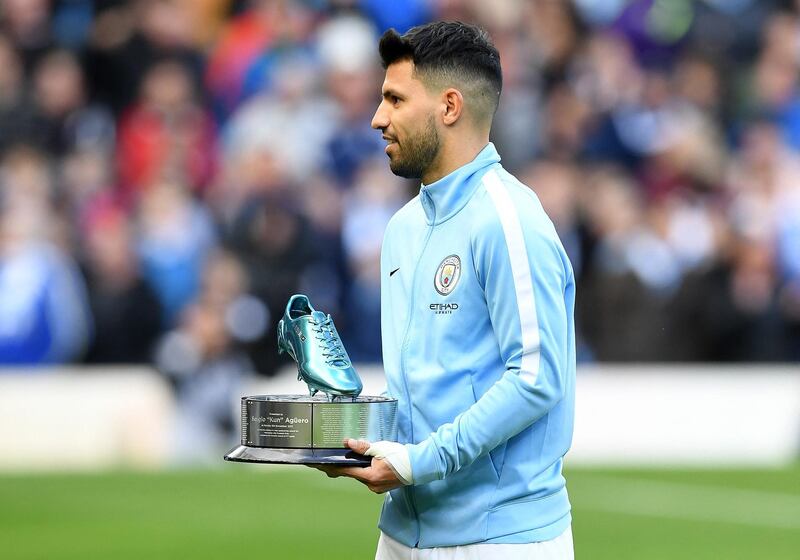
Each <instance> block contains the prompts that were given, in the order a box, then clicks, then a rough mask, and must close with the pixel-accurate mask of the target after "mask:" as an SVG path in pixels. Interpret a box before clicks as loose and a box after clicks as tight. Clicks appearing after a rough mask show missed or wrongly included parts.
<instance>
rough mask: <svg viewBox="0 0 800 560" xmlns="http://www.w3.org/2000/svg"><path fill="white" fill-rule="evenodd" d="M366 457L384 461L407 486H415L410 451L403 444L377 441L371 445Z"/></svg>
mask: <svg viewBox="0 0 800 560" xmlns="http://www.w3.org/2000/svg"><path fill="white" fill-rule="evenodd" d="M364 455H369V456H370V457H375V458H377V459H383V460H384V461H386V462H387V463H388V464H389V467H391V469H392V470H393V471H394V474H396V475H397V478H399V479H400V482H402V483H403V484H406V485H410V484H414V476H413V474H412V473H411V459H409V457H408V450H407V449H406V446H405V445H403V444H402V443H397V442H394V441H376V442H375V443H372V444H370V446H369V449H367V451H366V453H364Z"/></svg>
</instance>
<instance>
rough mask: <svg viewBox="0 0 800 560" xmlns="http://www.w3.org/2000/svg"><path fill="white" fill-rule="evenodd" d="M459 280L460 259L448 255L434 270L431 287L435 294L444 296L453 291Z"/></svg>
mask: <svg viewBox="0 0 800 560" xmlns="http://www.w3.org/2000/svg"><path fill="white" fill-rule="evenodd" d="M459 278H461V259H460V258H459V256H458V255H450V256H449V257H447V258H445V259H444V260H443V261H442V264H440V265H439V268H438V269H436V276H434V278H433V285H434V287H435V288H436V291H437V292H439V293H440V294H442V295H443V296H446V295H448V294H449V293H450V292H452V291H453V289H455V287H456V284H458V279H459Z"/></svg>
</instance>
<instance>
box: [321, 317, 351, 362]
mask: <svg viewBox="0 0 800 560" xmlns="http://www.w3.org/2000/svg"><path fill="white" fill-rule="evenodd" d="M312 323H313V324H314V325H316V327H315V328H313V329H312V330H313V331H314V332H315V333H316V339H317V341H318V343H319V345H320V347H321V348H322V356H323V357H324V358H325V361H326V362H327V364H328V365H331V366H336V367H347V366H349V365H350V362H349V360H348V359H347V352H345V350H344V345H342V339H341V338H339V333H337V332H336V327H335V326H334V325H333V320H332V319H331V316H330V315H328V316H327V317H325V319H322V320H320V321H312Z"/></svg>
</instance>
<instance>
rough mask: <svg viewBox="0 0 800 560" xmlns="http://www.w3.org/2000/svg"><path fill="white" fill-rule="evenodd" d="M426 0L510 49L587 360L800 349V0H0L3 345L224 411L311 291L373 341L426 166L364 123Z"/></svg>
mask: <svg viewBox="0 0 800 560" xmlns="http://www.w3.org/2000/svg"><path fill="white" fill-rule="evenodd" d="M433 19H451V20H452V19H459V20H463V21H471V22H476V23H479V24H480V25H482V26H484V27H485V28H486V29H487V30H488V31H489V32H490V34H491V35H492V37H493V39H494V41H495V43H496V45H497V47H498V49H499V50H500V52H501V57H502V64H503V71H504V80H505V81H504V91H503V95H502V99H501V104H500V109H499V111H498V114H497V118H496V120H495V127H494V129H493V136H492V140H493V141H494V142H495V144H496V145H497V147H498V150H499V152H500V154H501V155H502V157H503V163H504V165H505V166H506V168H508V169H509V170H511V171H512V172H514V173H516V174H517V175H518V176H519V177H520V178H521V179H522V180H523V181H524V182H526V183H527V184H529V185H531V186H532V188H533V189H534V190H535V191H536V192H537V193H538V195H539V197H540V199H541V200H542V203H543V205H544V206H545V208H546V209H547V211H548V212H549V214H550V216H551V217H552V219H553V220H554V222H555V224H556V226H557V229H558V231H559V233H560V235H561V238H562V240H563V242H564V245H565V247H566V248H567V250H568V253H569V255H570V257H571V259H572V263H573V266H574V268H575V271H576V277H577V278H578V297H579V302H578V317H577V328H578V332H579V337H580V341H579V343H580V345H579V354H580V359H581V360H583V361H634V360H635V361H800V89H799V88H798V68H799V67H800V2H795V1H789V0H784V1H777V0H775V1H769V0H758V1H757V0H696V1H691V0H573V1H567V0H563V1H560V0H493V1H492V2H486V1H483V0H402V1H401V0H395V1H391V2H388V1H382V0H249V1H241V0H127V1H126V0H106V1H101V0H95V1H92V0H60V1H59V0H50V1H48V0H3V1H2V3H0V363H4V364H56V363H102V364H110V363H152V364H155V365H156V367H158V369H159V370H160V371H162V372H163V373H164V374H165V375H167V376H168V378H169V379H170V380H172V381H173V382H174V385H175V387H176V390H177V391H178V392H179V393H180V394H182V395H188V396H187V398H186V400H185V402H187V403H192V406H196V407H201V408H202V410H204V411H206V414H208V411H213V410H214V407H215V406H218V407H219V413H218V415H217V419H218V421H219V424H221V425H222V424H225V423H226V422H229V420H230V418H229V407H228V404H229V403H228V404H226V402H225V401H224V400H220V395H227V394H231V395H235V393H236V387H237V383H238V382H239V380H240V376H244V375H246V374H248V373H250V372H257V373H259V374H263V375H270V374H272V373H274V372H275V371H276V369H278V368H279V367H280V366H281V364H282V363H283V362H281V361H279V357H278V354H277V351H276V350H277V345H276V335H275V325H276V323H277V321H278V319H280V317H281V315H282V314H283V309H284V306H285V304H286V301H287V300H288V298H289V296H290V295H291V294H293V293H305V294H308V295H309V297H310V299H311V301H312V303H313V305H314V306H315V307H317V308H318V309H321V310H324V311H326V312H329V313H331V314H332V315H333V317H334V319H335V322H336V325H337V327H338V329H339V331H340V334H341V335H342V338H343V340H344V342H345V345H346V347H347V349H348V352H349V353H350V355H351V357H352V358H353V359H354V360H355V361H379V360H380V317H379V311H380V310H379V307H380V276H379V261H378V257H379V252H380V246H381V239H382V235H383V230H384V227H385V224H386V223H387V221H388V219H389V218H390V217H391V215H392V214H393V212H394V211H395V210H396V209H398V208H399V207H400V206H401V205H402V204H404V203H405V201H407V200H408V199H409V198H410V197H411V196H413V195H414V193H415V191H416V190H417V189H418V184H414V183H412V182H408V181H405V180H401V179H398V178H396V177H394V176H393V175H392V174H391V173H390V172H389V170H388V165H387V161H386V157H385V155H384V153H383V142H382V140H381V138H380V134H379V133H377V132H375V131H373V130H371V128H370V120H371V117H372V115H373V112H374V110H375V108H376V106H377V103H378V102H379V98H380V93H379V92H380V84H381V80H382V70H381V68H380V64H379V61H378V59H377V51H376V44H377V38H378V37H379V36H380V34H381V33H382V32H383V31H384V30H385V29H387V28H389V27H394V28H396V29H398V30H399V31H401V32H403V31H406V30H407V29H409V28H410V27H412V26H414V25H417V24H420V23H424V22H427V21H430V20H433ZM235 396H238V395H235ZM219 403H222V404H219ZM212 417H213V414H212Z"/></svg>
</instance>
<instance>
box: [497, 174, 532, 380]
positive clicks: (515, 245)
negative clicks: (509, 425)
mask: <svg viewBox="0 0 800 560" xmlns="http://www.w3.org/2000/svg"><path fill="white" fill-rule="evenodd" d="M483 184H484V186H485V187H486V191H487V192H488V193H489V196H490V197H491V199H492V202H493V203H494V206H495V208H496V209H497V215H498V216H500V223H501V224H502V226H503V236H504V237H505V239H506V246H507V247H508V256H509V258H510V259H511V272H512V274H513V276H514V291H515V292H516V294H517V306H518V308H519V322H520V326H521V327H522V363H521V364H520V377H521V378H522V380H523V381H525V382H526V383H528V384H529V385H531V386H533V384H534V383H536V376H537V375H538V374H539V320H538V318H537V316H536V300H535V299H534V295H533V294H534V292H533V279H532V278H531V268H530V263H529V262H528V251H527V250H526V249H525V237H524V236H523V234H522V224H521V223H520V221H519V213H518V212H517V209H516V207H515V206H514V202H513V201H512V200H511V195H509V194H508V190H507V187H506V186H505V185H504V184H503V182H502V181H501V180H500V177H498V175H497V171H495V170H494V169H492V170H491V171H489V172H488V173H486V175H484V177H483Z"/></svg>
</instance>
